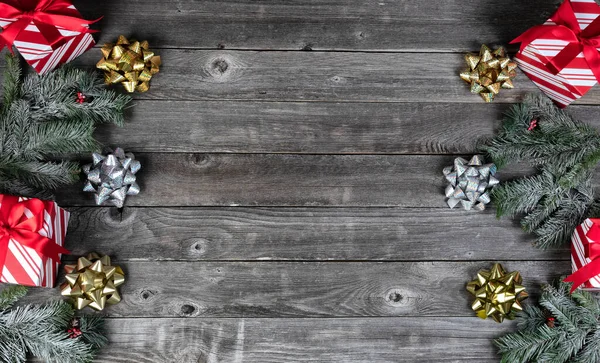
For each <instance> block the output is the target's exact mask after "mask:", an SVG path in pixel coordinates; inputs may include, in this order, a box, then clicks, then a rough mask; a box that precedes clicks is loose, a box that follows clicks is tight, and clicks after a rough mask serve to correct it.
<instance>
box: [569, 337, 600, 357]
mask: <svg viewBox="0 0 600 363" xmlns="http://www.w3.org/2000/svg"><path fill="white" fill-rule="evenodd" d="M572 362H573V363H590V362H600V330H598V329H597V330H595V331H594V332H593V333H592V334H590V335H588V336H587V338H586V340H585V343H584V347H583V349H582V350H581V351H580V352H579V353H577V356H576V357H575V359H573V361H572Z"/></svg>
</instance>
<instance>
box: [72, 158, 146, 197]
mask: <svg viewBox="0 0 600 363" xmlns="http://www.w3.org/2000/svg"><path fill="white" fill-rule="evenodd" d="M92 158H93V162H92V164H87V165H84V166H83V172H84V173H85V174H86V175H87V180H86V182H85V185H84V186H83V191H84V192H89V193H96V194H95V195H94V197H95V199H96V204H97V205H101V204H103V203H104V202H106V203H107V204H112V205H114V206H115V207H117V208H122V207H123V203H124V202H125V197H126V196H127V195H137V194H139V193H140V187H139V185H138V184H137V183H136V177H135V173H137V172H138V171H139V170H140V169H141V167H142V164H140V162H139V161H138V160H135V157H134V155H133V154H132V153H127V154H126V153H125V151H123V149H121V148H120V147H118V148H117V149H116V150H115V151H114V152H113V153H110V154H108V155H107V156H103V155H101V154H98V153H93V154H92Z"/></svg>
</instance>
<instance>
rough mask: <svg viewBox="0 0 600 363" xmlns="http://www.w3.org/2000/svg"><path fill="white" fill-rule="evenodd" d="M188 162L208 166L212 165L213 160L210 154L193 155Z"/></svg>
mask: <svg viewBox="0 0 600 363" xmlns="http://www.w3.org/2000/svg"><path fill="white" fill-rule="evenodd" d="M188 161H189V163H190V164H193V165H196V166H207V165H209V164H210V162H211V159H210V155H208V154H191V155H189V157H188Z"/></svg>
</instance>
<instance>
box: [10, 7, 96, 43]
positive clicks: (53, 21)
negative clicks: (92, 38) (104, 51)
mask: <svg viewBox="0 0 600 363" xmlns="http://www.w3.org/2000/svg"><path fill="white" fill-rule="evenodd" d="M29 2H31V1H29ZM11 3H12V4H13V5H11ZM27 3H28V2H27V1H25V0H13V1H0V16H1V17H3V18H9V19H16V20H15V21H14V22H12V23H10V24H8V25H6V26H5V27H3V28H4V30H3V31H2V33H0V50H2V49H4V47H5V46H8V48H9V50H10V52H11V53H12V48H11V47H12V45H13V44H14V42H15V39H17V37H18V36H19V33H21V32H22V31H23V30H25V28H27V26H28V25H29V24H30V23H31V22H33V23H34V24H35V26H37V28H38V29H39V30H40V33H41V34H42V35H43V36H44V38H46V40H47V41H48V44H49V45H50V46H51V47H52V49H56V48H58V47H59V46H61V45H62V44H63V43H64V42H65V37H64V36H62V35H61V34H60V32H59V31H58V27H60V28H63V29H66V30H70V31H76V32H80V33H95V32H96V30H91V29H90V28H88V26H89V25H90V24H93V23H95V22H97V21H98V20H100V19H96V20H91V21H90V20H84V19H81V18H78V17H76V16H70V15H64V14H61V11H63V10H64V9H66V8H68V7H69V6H72V5H73V3H72V2H71V0H39V1H38V2H37V4H36V5H35V7H34V8H33V9H31V5H28V4H27Z"/></svg>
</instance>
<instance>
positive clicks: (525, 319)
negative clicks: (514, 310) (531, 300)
mask: <svg viewBox="0 0 600 363" xmlns="http://www.w3.org/2000/svg"><path fill="white" fill-rule="evenodd" d="M545 324H546V316H545V315H544V312H543V311H542V309H540V308H538V307H537V306H533V305H526V306H525V308H524V309H523V312H522V314H521V315H520V317H519V319H517V326H518V327H519V329H521V330H522V331H525V332H533V331H535V330H537V329H539V328H540V327H541V326H542V325H545Z"/></svg>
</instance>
